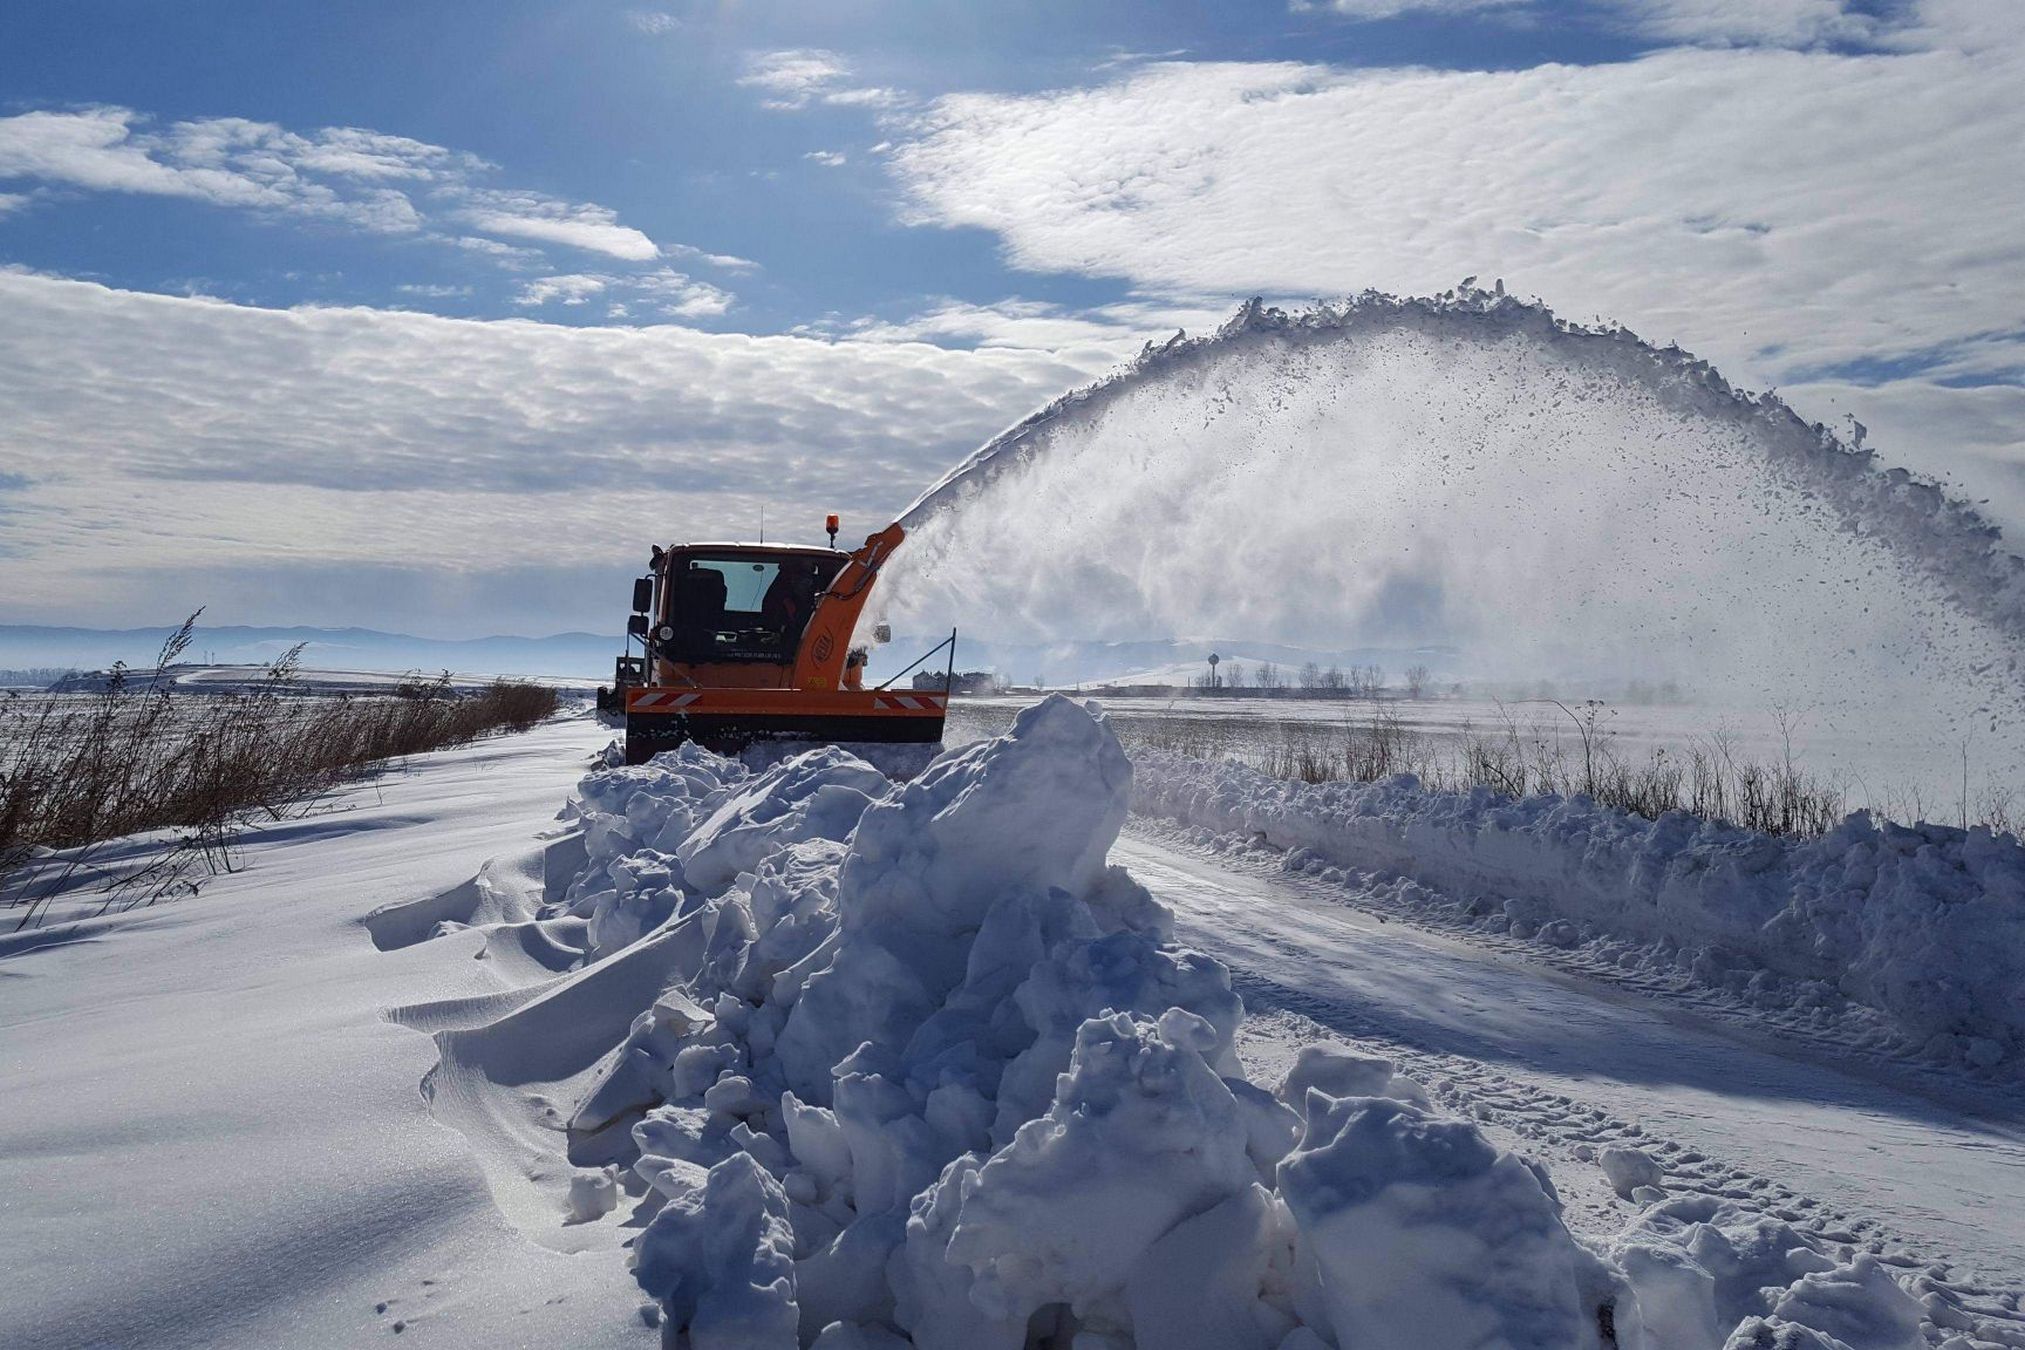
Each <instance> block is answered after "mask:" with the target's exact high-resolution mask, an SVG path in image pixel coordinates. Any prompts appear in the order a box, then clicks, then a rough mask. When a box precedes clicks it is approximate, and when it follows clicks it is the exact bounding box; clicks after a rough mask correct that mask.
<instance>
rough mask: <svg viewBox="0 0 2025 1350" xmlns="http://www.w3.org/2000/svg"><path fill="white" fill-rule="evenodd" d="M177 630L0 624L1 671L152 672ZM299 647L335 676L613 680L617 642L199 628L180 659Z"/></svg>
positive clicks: (268, 653)
mask: <svg viewBox="0 0 2025 1350" xmlns="http://www.w3.org/2000/svg"><path fill="white" fill-rule="evenodd" d="M174 632H175V629H173V628H119V629H101V628H55V627H42V626H37V625H27V624H0V668H6V669H24V668H29V667H57V668H75V669H79V670H101V669H104V668H105V667H107V666H110V665H111V664H112V663H113V662H115V661H125V662H126V663H127V664H128V665H129V666H135V667H152V666H153V665H154V663H155V657H156V654H157V653H159V652H160V651H161V649H162V644H163V643H164V642H166V641H168V639H169V636H170V635H171V634H172V633H174ZM297 643H304V644H307V645H306V646H305V647H304V649H303V657H302V659H303V664H304V665H308V666H316V667H320V668H324V669H330V670H369V671H371V670H384V671H406V670H415V671H424V672H431V673H433V672H435V671H439V670H452V671H458V672H460V673H473V674H484V675H561V676H574V677H579V678H591V679H595V678H598V677H600V676H604V677H609V676H610V675H611V673H612V658H613V657H614V656H616V655H618V653H619V649H620V639H619V638H618V637H617V636H616V635H614V636H611V637H603V636H600V635H598V634H596V633H556V634H554V635H552V636H549V637H482V638H459V639H444V638H423V637H415V636H413V635H411V634H407V633H382V632H379V631H377V630H375V629H371V628H249V627H243V626H237V625H227V626H223V627H218V628H209V627H201V628H199V629H197V632H196V636H195V638H194V640H192V642H191V643H190V649H189V650H188V651H187V652H185V653H184V655H183V659H184V660H185V661H190V662H199V663H202V664H205V665H246V664H252V665H258V664H263V663H265V662H268V661H272V660H274V659H275V658H277V657H279V656H280V655H281V654H282V653H283V652H286V651H287V650H288V649H289V648H290V647H293V646H295V645H296V644H297Z"/></svg>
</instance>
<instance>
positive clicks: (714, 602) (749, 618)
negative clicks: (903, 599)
mask: <svg viewBox="0 0 2025 1350" xmlns="http://www.w3.org/2000/svg"><path fill="white" fill-rule="evenodd" d="M824 528H825V529H827V530H828V532H829V536H830V543H831V547H829V548H815V547H808V546H799V545H782V544H683V545H680V546H679V547H676V548H668V549H663V548H659V547H657V548H655V550H654V555H653V562H652V568H653V571H652V573H651V574H650V575H648V576H644V577H641V578H640V579H639V580H638V581H636V582H635V583H634V584H633V616H632V619H631V621H630V622H629V623H628V625H627V648H628V650H627V653H626V655H624V656H621V657H620V658H619V660H618V665H617V668H616V670H615V672H614V676H613V685H612V688H611V689H609V690H605V689H601V690H599V691H598V706H599V708H600V710H602V711H604V712H607V713H619V712H623V713H624V716H625V726H626V762H627V763H628V764H641V763H644V762H645V761H647V760H648V759H651V758H652V757H653V756H654V755H656V754H658V753H659V752H660V751H663V750H671V749H673V748H674V747H676V746H678V745H681V744H682V743H683V742H684V741H695V742H696V743H698V744H699V745H701V746H703V747H704V748H705V749H708V750H715V751H718V752H719V753H722V754H736V753H737V752H739V751H740V750H743V749H745V748H746V747H747V746H748V745H751V744H752V743H753V742H755V741H788V742H809V743H823V742H832V743H861V742H882V743H889V744H890V743H899V744H932V743H935V742H938V741H940V740H941V739H942V723H943V718H944V716H945V714H946V713H947V710H948V704H949V693H948V689H949V682H948V681H949V671H948V669H947V668H945V670H944V671H943V672H942V686H941V688H939V689H930V690H920V689H915V688H911V687H909V688H904V689H894V688H891V687H890V686H891V685H893V684H894V683H895V681H897V680H898V679H900V677H901V675H905V674H907V673H908V671H911V670H913V669H914V667H915V666H919V665H921V664H922V663H923V662H925V661H927V660H928V659H929V658H930V657H932V656H934V655H935V654H937V653H939V652H941V651H942V650H943V649H944V648H945V647H946V648H948V651H949V664H951V665H953V662H954V658H955V647H956V634H955V633H954V632H952V633H951V634H950V635H949V637H948V638H946V639H944V640H943V641H942V642H941V643H938V644H937V645H936V646H935V647H934V648H932V649H930V651H929V652H927V653H924V654H923V656H922V657H921V658H920V659H919V660H917V661H916V662H914V665H912V666H909V667H908V668H907V670H905V671H902V672H901V673H900V675H896V676H894V677H893V679H891V680H888V681H887V682H886V683H885V684H882V685H879V686H876V687H874V688H870V689H867V688H865V687H864V667H865V661H866V649H865V648H864V647H861V646H857V645H854V644H853V642H852V636H853V631H854V630H855V629H856V627H857V624H858V615H859V613H860V611H862V610H863V609H864V607H865V601H866V599H867V597H868V596H869V595H870V594H871V590H872V583H873V582H874V581H875V580H877V579H878V575H879V568H880V567H881V566H882V565H884V563H885V562H886V560H887V559H888V558H889V557H891V556H892V553H893V550H894V549H895V548H897V547H899V545H900V541H901V540H902V539H904V538H906V531H905V530H904V529H903V528H902V527H901V526H900V525H899V524H897V523H895V524H892V525H888V526H887V527H886V528H885V529H884V530H881V531H880V532H879V533H878V534H875V535H873V536H871V537H870V538H868V539H867V540H866V541H865V544H864V547H863V548H860V549H858V550H856V551H855V552H851V553H846V552H844V551H842V550H840V549H838V548H836V547H835V544H836V539H837V518H836V517H835V516H830V517H829V518H828V519H827V520H826V521H825V522H824ZM881 637H882V640H883V629H882V632H881ZM635 640H637V641H639V642H640V643H641V645H642V647H643V648H644V651H643V652H642V653H641V654H639V655H635V654H634V653H633V651H632V643H633V642H634V641H635Z"/></svg>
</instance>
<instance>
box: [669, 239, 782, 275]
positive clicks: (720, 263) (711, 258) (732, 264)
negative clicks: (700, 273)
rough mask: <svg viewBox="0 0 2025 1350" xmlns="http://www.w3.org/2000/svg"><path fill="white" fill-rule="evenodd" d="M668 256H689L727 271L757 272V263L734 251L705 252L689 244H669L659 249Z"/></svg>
mask: <svg viewBox="0 0 2025 1350" xmlns="http://www.w3.org/2000/svg"><path fill="white" fill-rule="evenodd" d="M661 252H662V253H664V254H666V255H667V256H668V257H670V258H689V259H693V260H695V261H696V262H701V263H709V264H710V265H711V266H712V267H717V268H722V269H723V270H724V271H727V272H757V271H758V270H759V264H758V263H756V262H754V261H753V260H752V259H750V258H741V257H739V256H738V255H737V254H736V253H707V252H705V251H704V250H702V249H700V248H695V247H692V246H691V245H689V244H671V245H670V246H668V247H667V248H664V249H662V250H661Z"/></svg>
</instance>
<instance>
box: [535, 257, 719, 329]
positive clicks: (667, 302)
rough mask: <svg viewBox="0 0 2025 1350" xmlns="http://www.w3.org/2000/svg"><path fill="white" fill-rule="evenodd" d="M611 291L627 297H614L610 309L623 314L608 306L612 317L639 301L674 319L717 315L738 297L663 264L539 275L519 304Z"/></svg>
mask: <svg viewBox="0 0 2025 1350" xmlns="http://www.w3.org/2000/svg"><path fill="white" fill-rule="evenodd" d="M608 292H609V293H611V294H613V295H614V296H620V295H623V296H625V297H626V299H624V300H618V299H615V300H614V302H613V304H612V306H611V309H612V310H616V311H618V313H617V315H612V314H611V311H610V310H608V311H607V315H608V317H625V316H627V315H628V314H630V313H631V309H632V305H634V304H639V305H644V306H646V307H648V308H650V309H653V310H654V311H655V312H657V313H660V314H663V315H666V316H667V317H669V318H677V319H703V318H713V317H715V316H717V315H719V314H722V313H724V312H725V311H726V310H728V309H730V308H731V305H732V301H733V299H734V297H733V296H732V294H731V293H730V292H729V291H725V290H720V289H718V288H717V287H715V286H712V285H711V284H709V283H708V282H704V281H698V280H696V279H695V278H694V277H691V276H688V275H686V274H684V273H681V272H677V271H676V270H675V269H673V268H672V267H662V268H658V269H656V270H654V271H652V272H636V273H632V274H630V275H625V276H615V275H612V274H610V273H605V272H575V273H566V274H561V275H557V276H547V277H537V278H535V279H533V280H531V281H529V282H527V283H526V284H525V285H523V286H522V287H521V288H520V293H519V294H518V295H516V296H515V297H514V303H515V304H517V305H524V306H526V307H528V308H535V307H538V306H541V305H549V304H564V305H581V304H584V303H586V302H587V301H589V300H592V299H595V298H597V297H598V296H601V295H605V294H607V293H608ZM629 302H631V303H629Z"/></svg>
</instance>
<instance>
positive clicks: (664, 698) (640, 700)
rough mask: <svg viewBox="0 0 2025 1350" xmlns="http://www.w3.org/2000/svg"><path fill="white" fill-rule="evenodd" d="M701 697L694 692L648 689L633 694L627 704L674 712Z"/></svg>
mask: <svg viewBox="0 0 2025 1350" xmlns="http://www.w3.org/2000/svg"><path fill="white" fill-rule="evenodd" d="M702 697H703V695H701V694H694V693H690V694H678V693H676V692H675V691H674V690H672V689H648V690H645V691H643V692H641V693H639V694H636V695H634V696H633V701H632V703H631V704H630V705H629V706H631V707H634V708H658V709H660V710H661V711H663V712H674V711H675V710H676V709H677V708H686V707H688V706H689V705H690V704H692V703H694V702H695V701H696V700H697V699H699V698H702Z"/></svg>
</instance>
